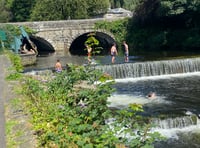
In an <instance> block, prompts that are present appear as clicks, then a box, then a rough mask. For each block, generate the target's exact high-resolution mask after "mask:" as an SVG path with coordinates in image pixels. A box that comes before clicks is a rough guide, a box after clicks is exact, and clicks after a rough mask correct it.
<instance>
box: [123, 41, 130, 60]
mask: <svg viewBox="0 0 200 148" xmlns="http://www.w3.org/2000/svg"><path fill="white" fill-rule="evenodd" d="M123 46H124V61H125V62H128V61H129V58H128V56H129V50H128V44H127V43H126V41H123Z"/></svg>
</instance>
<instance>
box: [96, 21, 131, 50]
mask: <svg viewBox="0 0 200 148" xmlns="http://www.w3.org/2000/svg"><path fill="white" fill-rule="evenodd" d="M128 22H129V19H127V18H125V19H120V20H116V21H112V22H109V21H100V22H97V23H96V24H95V28H96V29H105V30H107V31H109V32H111V33H112V34H113V35H114V36H115V41H116V42H117V44H118V45H121V43H122V41H124V40H126V35H127V31H128V28H129V26H128V25H129V23H128ZM119 50H120V51H121V52H122V49H121V47H120V46H119Z"/></svg>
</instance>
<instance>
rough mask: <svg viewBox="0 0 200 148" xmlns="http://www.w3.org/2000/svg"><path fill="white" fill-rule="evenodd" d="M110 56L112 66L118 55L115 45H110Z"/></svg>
mask: <svg viewBox="0 0 200 148" xmlns="http://www.w3.org/2000/svg"><path fill="white" fill-rule="evenodd" d="M110 54H111V57H112V64H114V63H115V57H116V55H118V53H117V48H116V44H115V43H114V44H113V45H112V47H111V49H110Z"/></svg>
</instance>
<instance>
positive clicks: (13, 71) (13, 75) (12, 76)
mask: <svg viewBox="0 0 200 148" xmlns="http://www.w3.org/2000/svg"><path fill="white" fill-rule="evenodd" d="M6 54H7V55H8V57H9V59H10V60H11V63H12V67H10V68H9V75H8V76H7V77H6V79H7V80H16V79H19V78H21V77H22V74H21V72H23V68H24V67H23V66H22V63H21V58H20V56H19V55H17V54H14V53H12V52H9V51H7V52H6Z"/></svg>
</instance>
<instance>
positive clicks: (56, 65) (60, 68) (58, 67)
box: [55, 60, 62, 72]
mask: <svg viewBox="0 0 200 148" xmlns="http://www.w3.org/2000/svg"><path fill="white" fill-rule="evenodd" d="M55 71H56V72H61V71H62V65H61V63H60V60H57V62H56V64H55Z"/></svg>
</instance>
